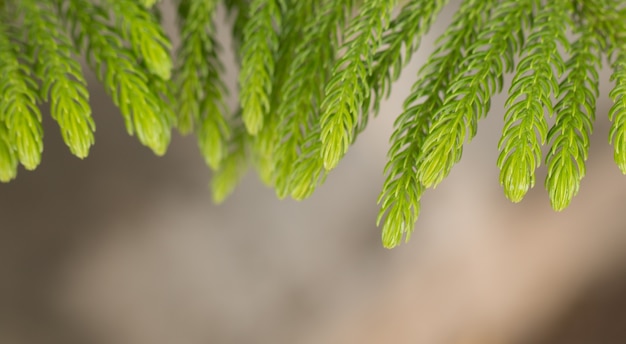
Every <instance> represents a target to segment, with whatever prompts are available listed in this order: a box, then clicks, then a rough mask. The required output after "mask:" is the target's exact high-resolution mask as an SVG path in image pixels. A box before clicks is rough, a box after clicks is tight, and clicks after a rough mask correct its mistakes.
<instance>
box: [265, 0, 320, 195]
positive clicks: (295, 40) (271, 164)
mask: <svg viewBox="0 0 626 344" xmlns="http://www.w3.org/2000/svg"><path fill="white" fill-rule="evenodd" d="M311 7H312V3H311V2H306V1H298V0H289V1H288V2H287V3H286V6H284V13H282V14H281V18H282V24H283V30H281V32H280V34H279V36H278V39H279V42H280V44H279V46H278V48H277V50H276V53H275V60H276V65H277V66H280V68H277V69H276V70H275V72H274V75H273V78H272V86H271V89H272V93H271V95H270V98H269V101H270V106H269V111H268V113H267V114H266V116H265V119H264V124H263V127H262V128H261V130H260V131H259V132H258V133H257V135H256V136H255V138H254V145H253V156H254V158H253V161H254V163H255V168H256V169H257V172H258V174H259V177H260V178H261V180H262V181H263V182H264V183H265V184H266V185H267V186H274V185H275V184H276V170H277V169H280V168H281V167H279V165H281V164H282V163H283V162H282V161H281V162H278V160H277V156H276V154H275V153H276V151H277V150H278V149H279V148H278V147H279V146H280V145H281V136H280V135H278V133H279V124H280V123H281V117H280V113H279V107H281V106H283V107H284V105H283V104H286V103H292V102H296V101H298V100H297V99H293V98H287V97H285V92H286V91H287V89H288V88H289V87H290V86H291V85H290V84H289V82H291V81H290V77H291V76H290V72H291V70H292V68H291V65H292V64H293V62H294V57H295V55H296V48H297V46H298V45H299V44H300V42H301V41H302V37H303V34H304V32H303V31H304V29H303V25H302V23H306V22H307V20H308V19H310V17H308V16H307V15H309V14H310V8H311ZM309 58H310V56H309Z"/></svg>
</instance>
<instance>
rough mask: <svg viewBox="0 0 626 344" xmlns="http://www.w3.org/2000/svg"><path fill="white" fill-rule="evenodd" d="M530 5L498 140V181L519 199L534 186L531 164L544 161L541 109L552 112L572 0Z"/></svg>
mask: <svg viewBox="0 0 626 344" xmlns="http://www.w3.org/2000/svg"><path fill="white" fill-rule="evenodd" d="M534 5H535V12H536V14H535V18H534V20H533V25H532V29H531V33H530V35H529V36H528V39H527V40H526V42H525V43H524V46H523V47H522V51H521V54H522V59H521V60H520V62H519V63H518V64H517V68H516V72H515V77H514V78H513V83H512V85H511V89H510V90H509V98H508V100H507V102H506V108H507V110H506V113H505V115H504V129H503V133H502V139H501V140H500V143H499V148H500V150H501V152H500V157H499V158H498V167H499V168H500V170H501V172H500V184H502V186H503V187H504V194H505V195H506V196H507V197H508V198H509V199H510V200H511V201H513V202H519V201H521V200H522V198H523V197H524V195H525V194H526V192H527V191H528V189H529V188H531V187H533V186H534V185H535V169H536V168H537V167H538V166H539V165H540V164H541V160H542V157H541V145H543V144H544V143H545V141H546V138H547V136H548V123H547V121H546V116H545V114H546V113H547V114H548V115H549V116H552V114H553V112H554V110H553V107H554V106H553V105H552V99H551V97H552V96H555V95H557V94H559V91H560V88H559V82H558V78H559V77H560V76H561V74H563V72H564V70H565V62H564V61H563V58H562V57H561V54H560V53H559V51H558V44H559V43H560V44H561V45H562V46H563V47H564V49H565V50H566V51H569V50H570V48H569V42H568V41H567V38H566V37H565V30H566V28H567V25H568V24H569V18H570V16H571V10H570V5H571V3H570V1H568V0H555V1H550V2H548V3H546V4H545V5H543V4H542V3H541V2H540V1H536V2H535V4H534ZM562 105H565V104H562ZM561 108H562V109H563V106H562V107H561ZM563 116H565V117H566V118H568V117H569V116H567V115H565V114H563V113H562V112H560V113H559V118H562V117H563ZM565 121H567V119H565ZM553 129H554V128H553Z"/></svg>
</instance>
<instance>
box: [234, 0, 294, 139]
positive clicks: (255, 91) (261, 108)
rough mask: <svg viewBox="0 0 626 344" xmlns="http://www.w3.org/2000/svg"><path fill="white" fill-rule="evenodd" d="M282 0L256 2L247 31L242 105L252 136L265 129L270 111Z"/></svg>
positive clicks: (242, 67)
mask: <svg viewBox="0 0 626 344" xmlns="http://www.w3.org/2000/svg"><path fill="white" fill-rule="evenodd" d="M280 1H281V0H252V2H251V4H250V11H249V13H250V14H249V20H248V21H247V22H246V24H245V28H244V33H243V34H244V41H243V46H242V47H241V55H242V56H243V58H242V63H241V71H240V74H239V85H240V87H241V91H240V104H241V108H242V111H243V112H242V118H243V121H244V123H245V125H246V128H247V130H248V132H249V133H250V134H252V135H256V134H257V133H258V132H259V131H260V130H261V128H262V127H263V122H264V118H265V116H267V114H268V113H269V111H270V95H271V93H272V79H273V77H274V69H275V60H274V57H275V54H276V50H277V49H278V33H277V31H280V27H281V10H280V7H281V6H280ZM283 7H284V6H283ZM275 26H276V27H277V29H276V30H275V29H274V27H275Z"/></svg>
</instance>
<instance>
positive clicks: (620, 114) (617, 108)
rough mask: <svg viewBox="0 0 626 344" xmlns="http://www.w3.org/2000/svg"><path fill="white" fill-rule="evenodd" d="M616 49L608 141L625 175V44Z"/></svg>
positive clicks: (613, 64)
mask: <svg viewBox="0 0 626 344" xmlns="http://www.w3.org/2000/svg"><path fill="white" fill-rule="evenodd" d="M617 49H618V50H619V52H617V53H616V57H615V60H614V61H613V63H612V67H613V69H614V72H613V75H611V81H614V82H615V87H614V88H613V89H612V90H611V92H610V93H609V96H610V97H611V99H612V100H613V106H611V109H610V110H609V118H610V119H611V122H612V124H611V131H610V132H609V141H610V142H611V143H612V144H613V148H614V153H613V157H614V159H615V162H616V163H617V166H618V167H619V169H620V170H621V171H622V173H623V174H626V44H625V45H622V47H618V48H617Z"/></svg>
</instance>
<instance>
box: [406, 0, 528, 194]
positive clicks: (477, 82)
mask: <svg viewBox="0 0 626 344" xmlns="http://www.w3.org/2000/svg"><path fill="white" fill-rule="evenodd" d="M533 3H534V1H532V0H520V1H517V0H504V1H501V2H500V3H499V5H498V6H494V7H495V8H493V13H492V15H491V17H490V23H489V25H488V26H487V27H486V28H485V29H484V30H482V31H481V32H480V35H479V37H478V40H477V42H475V43H474V45H473V46H472V47H471V48H470V53H469V55H468V56H467V58H466V59H464V64H463V66H464V67H463V69H462V70H461V72H460V73H459V74H457V76H456V77H455V80H454V81H453V82H452V84H451V85H450V87H449V88H448V90H447V91H446V97H445V100H444V103H443V105H442V106H441V108H439V109H438V111H437V112H436V114H435V115H434V116H435V120H434V122H433V124H432V126H431V128H430V132H429V133H428V137H427V138H426V141H425V142H424V145H423V147H422V152H421V154H420V158H419V162H418V169H417V175H418V179H419V181H420V182H421V183H422V184H424V186H426V187H435V186H437V184H439V183H440V182H441V181H442V180H443V178H445V177H446V176H447V175H448V174H449V173H450V170H451V169H452V166H453V165H454V164H455V163H457V162H458V161H459V160H460V159H461V154H462V152H463V144H464V143H465V140H466V139H468V140H469V139H471V138H472V137H474V135H475V134H476V131H477V124H478V120H479V119H480V118H482V117H484V116H485V115H486V114H487V111H488V110H489V108H490V104H491V96H492V95H493V94H494V93H496V92H499V91H500V90H501V88H502V82H503V80H502V79H503V73H504V72H505V71H510V70H511V69H512V68H513V58H514V55H515V53H516V52H517V51H518V50H519V48H520V45H521V43H522V28H523V27H524V26H528V21H529V19H530V18H531V11H532V4H533Z"/></svg>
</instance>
